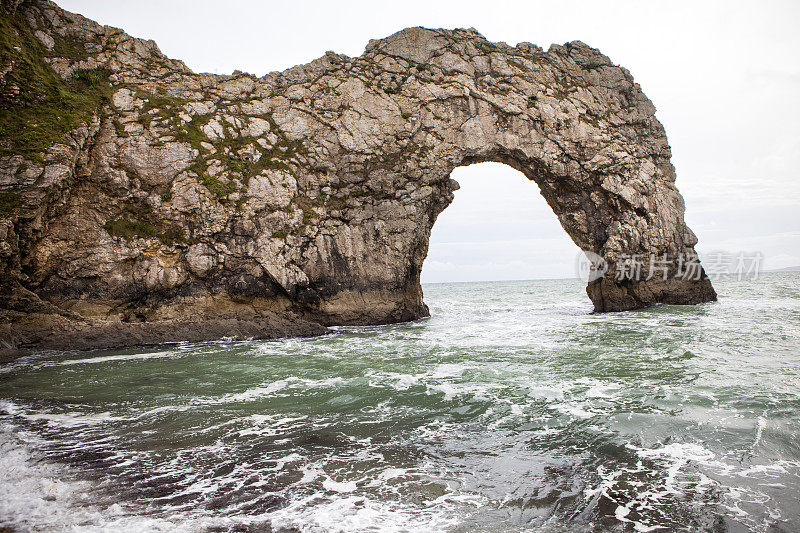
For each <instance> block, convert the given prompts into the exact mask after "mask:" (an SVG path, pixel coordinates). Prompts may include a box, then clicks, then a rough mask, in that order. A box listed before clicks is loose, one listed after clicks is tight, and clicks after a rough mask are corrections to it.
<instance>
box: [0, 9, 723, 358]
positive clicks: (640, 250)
mask: <svg viewBox="0 0 800 533" xmlns="http://www.w3.org/2000/svg"><path fill="white" fill-rule="evenodd" d="M6 9H9V10H10V9H13V8H12V7H10V6H6ZM10 20H14V21H15V22H14V23H15V24H16V30H15V31H17V33H18V35H19V39H20V41H21V45H22V46H23V47H24V48H26V49H27V50H30V51H31V52H32V53H33V52H35V53H39V54H40V55H41V60H42V61H43V62H45V63H47V65H49V67H51V68H53V69H54V70H55V72H56V73H57V74H58V75H59V76H60V78H59V79H60V80H63V81H62V82H58V83H67V84H74V83H77V81H75V80H76V77H78V76H79V77H80V78H79V79H80V80H83V78H84V77H85V78H87V79H90V80H94V78H93V77H91V76H87V74H86V73H87V72H95V73H103V75H104V76H108V82H107V83H108V85H107V86H106V85H104V83H106V82H104V81H103V82H97V83H95V84H94V85H92V90H96V92H98V93H99V94H101V95H103V97H102V98H100V99H99V108H98V111H97V112H96V113H94V114H93V115H92V116H91V117H90V119H89V120H88V121H87V122H85V124H84V125H81V126H79V127H77V128H74V129H72V130H71V131H70V132H69V133H68V135H67V136H66V137H64V138H63V140H62V139H61V138H58V139H55V140H54V142H53V144H52V145H49V146H46V147H44V149H42V150H41V151H40V152H37V153H35V154H33V153H32V152H31V151H28V152H23V151H22V150H21V149H20V150H19V152H20V153H18V154H16V155H8V154H9V152H10V151H13V150H14V146H15V145H14V139H8V138H6V139H3V145H4V147H5V150H4V153H5V154H6V155H4V156H2V158H0V174H1V175H2V178H3V181H2V187H4V189H3V190H5V191H10V192H3V191H0V193H3V194H13V198H14V202H13V205H12V207H11V208H10V209H7V210H5V211H4V217H3V218H2V219H0V222H1V223H2V228H0V231H3V232H5V236H6V237H5V247H4V248H3V250H5V252H4V253H3V255H2V258H0V261H2V266H1V268H2V271H0V272H1V275H2V277H3V282H4V285H5V286H6V287H9V289H8V290H7V294H8V295H11V296H9V297H7V298H6V299H5V301H4V302H3V305H4V306H5V307H6V308H7V309H9V310H11V312H10V313H11V314H10V315H9V316H12V318H14V320H18V319H19V320H21V319H20V315H18V314H14V313H16V312H17V311H19V310H27V311H30V310H31V309H33V310H35V311H37V312H43V313H46V314H48V315H49V316H52V315H53V314H61V315H69V316H71V317H72V319H75V320H84V321H86V320H95V321H98V320H99V321H105V322H103V323H107V322H109V321H112V322H114V323H115V324H116V326H115V327H123V326H121V325H120V324H131V320H133V321H139V320H144V321H145V323H146V324H156V323H159V322H164V321H184V322H185V321H186V320H189V321H190V322H191V321H195V322H197V321H204V323H206V324H208V323H210V322H208V321H209V320H211V319H226V320H234V319H235V320H238V321H239V322H237V324H239V326H237V327H244V329H245V330H247V331H246V332H251V333H253V334H254V335H256V336H264V335H270V334H272V333H270V331H267V330H264V329H263V323H264V322H265V321H266V322H269V321H273V322H274V320H275V317H276V316H278V315H283V316H286V314H287V313H293V314H295V315H296V316H299V317H302V318H303V319H310V320H312V321H315V322H320V323H323V324H326V325H330V324H368V323H386V322H395V321H403V320H409V319H414V318H419V317H421V316H425V315H426V314H427V308H426V307H425V305H424V303H423V301H422V292H421V288H420V284H419V276H420V271H421V268H422V263H423V261H424V259H425V256H426V253H427V247H428V239H429V237H430V231H431V228H432V226H433V223H434V222H435V220H436V217H437V216H438V214H439V213H440V212H441V211H442V210H443V209H444V208H445V207H447V205H448V204H449V203H450V202H451V201H452V198H453V194H452V191H453V190H454V188H455V187H456V186H457V185H456V184H455V182H453V181H452V180H451V179H450V177H449V176H450V174H451V172H452V171H453V169H455V168H457V167H459V166H462V165H468V164H471V163H477V162H483V161H495V162H500V163H505V164H507V165H510V166H512V167H514V168H515V169H517V170H519V171H521V172H522V173H523V174H524V175H525V176H526V177H528V178H529V179H531V180H532V181H534V182H535V183H536V184H537V185H538V186H539V188H540V190H541V192H542V194H543V196H544V198H545V199H546V201H547V202H548V204H549V205H550V206H551V207H552V209H553V211H554V212H555V213H556V215H557V216H558V218H559V221H560V222H561V224H562V226H563V227H564V229H565V231H566V232H567V233H568V234H569V236H570V237H571V238H572V240H573V241H574V242H575V243H576V244H577V245H578V246H579V247H581V248H582V249H583V250H585V251H588V252H593V253H595V254H598V255H599V256H601V257H602V258H603V259H604V260H605V261H606V262H607V264H608V267H609V269H608V272H607V273H606V275H605V276H604V277H602V278H601V279H599V280H596V281H594V282H592V283H590V284H589V286H588V287H587V293H588V294H589V297H590V298H591V300H592V301H593V302H594V306H595V309H596V310H597V311H615V310H626V309H635V308H639V307H643V306H646V305H649V304H653V303H657V302H665V303H679V304H689V303H698V302H704V301H709V300H713V299H715V294H714V290H713V288H712V287H711V284H710V282H709V280H708V278H707V277H706V276H705V274H704V273H702V269H700V270H699V271H698V272H699V276H698V279H692V278H688V279H687V278H686V277H685V276H684V277H681V276H679V275H676V274H678V268H679V267H680V264H679V263H680V261H683V258H685V257H687V256H691V255H693V254H694V248H693V247H694V245H695V244H696V242H697V239H696V237H695V236H694V234H693V233H692V232H691V230H689V228H688V227H687V226H686V224H685V222H684V219H683V213H684V204H683V199H682V197H681V195H680V194H679V193H678V191H677V189H676V188H675V185H674V180H675V171H674V168H673V166H672V165H671V163H670V155H671V154H670V148H669V145H668V143H667V139H666V135H665V133H664V129H663V127H662V126H661V124H660V123H659V122H658V120H657V119H656V118H655V116H654V112H655V109H654V107H653V105H652V104H651V102H650V101H649V100H648V99H647V98H646V97H645V96H644V94H643V93H642V91H641V89H640V88H639V86H638V85H637V84H635V83H634V82H633V79H632V77H631V76H630V74H629V73H628V72H627V71H626V70H625V69H623V68H621V67H618V66H615V65H613V64H612V63H611V61H610V60H609V59H608V58H607V57H606V56H604V55H602V54H601V53H600V52H598V51H597V50H595V49H592V48H590V47H588V46H586V45H585V44H583V43H580V42H573V43H568V44H566V45H564V46H556V45H553V46H552V47H551V48H550V49H549V50H548V51H547V52H545V51H543V50H542V49H540V48H539V47H537V46H535V45H531V44H527V43H521V44H519V45H517V46H516V47H511V46H509V45H506V44H504V43H491V42H488V41H486V40H485V39H484V38H483V37H482V36H481V35H480V34H479V33H477V32H476V31H475V30H452V31H450V30H431V29H425V28H410V29H407V30H403V31H401V32H399V33H397V34H395V35H392V36H390V37H388V38H386V39H382V40H379V41H370V43H369V45H368V46H367V48H366V51H365V52H364V54H363V55H362V56H360V57H358V58H350V57H347V56H343V55H338V54H334V53H332V52H328V53H326V54H325V56H323V57H322V58H320V59H318V60H315V61H313V62H311V63H309V64H307V65H301V66H298V67H294V68H292V69H289V70H287V71H285V72H282V73H272V74H268V75H267V76H264V77H262V78H256V77H254V76H250V75H247V74H241V73H235V74H234V75H232V76H218V75H210V74H194V73H192V72H190V71H189V70H188V69H187V68H186V67H185V66H184V65H183V64H182V63H180V62H178V61H173V60H169V59H167V58H165V57H164V56H163V55H162V54H161V53H160V52H159V51H158V48H157V47H156V45H155V43H153V42H151V41H142V40H139V39H133V38H131V37H129V36H127V35H126V34H124V33H123V32H121V31H119V30H116V29H113V28H108V27H101V26H99V25H97V24H95V23H93V22H91V21H88V20H86V19H83V18H82V17H79V16H76V15H69V14H66V13H65V12H63V11H62V10H60V9H59V8H58V7H57V6H55V5H54V4H52V3H47V2H31V3H23V4H22V5H21V6H19V7H18V8H16V13H15V14H14V16H13V19H10ZM26 25H27V26H26ZM33 37H35V39H36V40H35V41H34V40H33ZM26 39H27V40H26ZM64 42H67V43H71V44H72V45H73V48H72V49H74V46H75V45H76V44H77V45H79V46H81V47H82V48H83V49H84V50H85V53H80V54H78V55H77V57H67V58H65V57H60V55H59V50H61V49H63V47H60V46H59V43H64ZM53 43H55V46H53V45H52V44H53ZM48 45H51V46H48ZM11 72H14V71H13V70H12V71H11ZM54 83H56V82H54ZM6 85H7V84H6ZM23 89H24V88H23ZM106 97H107V98H106ZM6 98H8V97H7V96H6ZM34 110H35V107H34ZM651 254H652V255H653V256H654V257H657V258H659V259H661V260H663V259H666V260H667V263H668V264H669V265H670V266H669V267H668V268H667V269H666V270H665V274H666V279H663V277H662V276H661V275H659V276H655V277H653V278H652V279H644V278H642V279H638V280H637V279H624V280H622V281H619V280H617V279H616V278H615V273H616V271H617V267H618V266H619V265H620V264H621V262H622V261H623V260H624V259H625V258H630V257H642V258H645V259H646V258H649V257H650V256H651ZM276 313H277V315H276ZM187 315H191V318H190V319H189V318H186V317H187ZM23 318H24V317H23ZM26 319H27V318H26ZM118 319H122V320H123V321H124V322H123V323H118V322H115V321H117V320H118ZM59 320H62V319H59ZM242 320H246V321H247V324H249V325H247V326H241V321H242ZM95 324H97V322H95ZM251 326H252V328H251V329H247V328H248V327H251ZM16 327H17V328H18V330H20V331H21V330H22V329H24V331H25V335H27V336H28V337H31V335H33V337H34V339H33V340H32V341H31V342H34V343H35V342H38V341H37V340H36V338H35V333H32V332H31V331H30V328H28V329H25V328H22V326H19V325H17V326H16ZM39 327H40V326H39ZM124 327H125V328H132V327H133V326H129V325H126V326H124ZM137 327H138V328H139V329H142V328H144V329H147V327H149V328H150V329H152V328H155V327H156V326H137ZM20 328H22V329H20ZM259 328H261V330H259ZM212 330H213V328H212ZM126 331H128V330H126ZM137 331H138V330H137ZM148 331H150V330H148ZM159 331H161V330H159ZM236 331H239V330H236ZM214 332H216V330H213V331H212V332H211V333H209V335H210V336H213V335H214ZM246 332H245V333H246ZM153 335H154V336H151V337H148V336H147V335H145V336H144V339H145V340H148V339H151V338H154V339H160V338H166V337H169V336H170V335H173V336H174V335H176V333H175V332H174V331H172V332H171V333H170V331H167V332H166V333H163V335H162V334H161V333H159V334H153ZM159 335H161V337H159ZM177 335H179V334H177ZM201 336H202V335H201Z"/></svg>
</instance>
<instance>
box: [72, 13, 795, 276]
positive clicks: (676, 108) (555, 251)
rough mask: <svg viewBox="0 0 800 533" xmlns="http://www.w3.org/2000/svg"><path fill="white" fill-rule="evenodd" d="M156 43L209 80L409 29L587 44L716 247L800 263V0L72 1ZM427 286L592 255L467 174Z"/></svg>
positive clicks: (506, 178)
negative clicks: (618, 72) (652, 137)
mask: <svg viewBox="0 0 800 533" xmlns="http://www.w3.org/2000/svg"><path fill="white" fill-rule="evenodd" d="M57 2H58V3H59V4H60V5H61V6H62V7H64V8H65V9H67V10H69V11H73V12H77V13H81V14H83V15H85V16H87V17H89V18H92V19H94V20H97V21H99V22H101V23H103V24H109V25H112V26H117V27H120V28H123V29H124V30H125V31H127V32H128V33H130V34H131V35H134V36H137V37H144V38H151V39H155V40H156V41H157V42H158V44H159V46H160V47H161V50H162V51H163V52H164V53H166V54H167V55H168V56H170V57H173V58H176V59H182V60H183V61H185V62H186V63H187V64H188V65H189V67H190V68H192V69H193V70H195V71H197V72H200V71H205V72H216V73H230V72H231V71H233V70H234V69H239V70H243V71H247V72H252V73H254V74H257V75H262V74H264V73H267V72H270V71H273V70H284V69H286V68H288V67H291V66H294V65H296V64H300V63H306V62H308V61H310V60H312V59H315V58H317V57H319V56H321V55H322V54H323V53H324V52H325V51H326V50H333V51H335V52H338V53H345V54H348V55H351V56H357V55H360V54H361V53H362V52H363V49H364V46H365V45H366V43H367V41H368V40H369V39H375V38H381V37H385V36H387V35H390V34H392V33H394V32H396V31H398V30H400V29H402V28H405V27H408V26H428V27H443V28H456V27H474V28H476V29H478V30H479V31H480V32H481V33H483V35H485V36H486V37H487V38H488V39H490V40H492V41H505V42H507V43H509V44H512V45H513V44H516V43H517V42H520V41H528V42H532V43H536V44H538V45H540V46H542V47H544V48H545V49H546V48H547V47H548V46H549V45H550V44H551V43H564V42H568V41H572V40H581V41H584V42H585V43H587V44H589V45H591V46H594V47H596V48H599V49H600V50H601V51H602V52H603V53H605V54H606V55H608V56H609V57H610V58H611V60H612V61H614V62H615V63H617V64H620V65H623V66H625V67H627V68H628V69H629V70H630V71H631V73H632V74H633V76H634V78H635V79H636V81H637V82H638V83H640V84H641V85H642V88H643V89H644V91H645V94H647V95H648V96H649V97H650V99H651V100H652V101H653V103H654V104H655V106H656V108H657V109H658V111H657V117H658V118H659V119H660V120H661V122H662V123H663V124H664V126H665V127H666V130H667V135H668V137H669V140H670V144H671V146H672V149H673V163H674V164H675V166H676V168H677V171H678V180H677V185H678V188H679V189H680V191H681V192H682V193H683V195H684V197H685V198H686V205H687V212H686V219H687V222H688V223H689V225H690V227H691V228H692V229H693V230H694V231H695V233H697V235H698V237H699V239H700V243H699V245H698V249H699V250H700V251H701V252H712V251H715V250H726V251H730V252H734V253H735V252H740V251H760V252H762V253H763V254H764V257H765V266H766V267H767V268H781V267H787V266H795V265H800V170H798V169H800V30H798V26H800V2H798V1H793V0H787V1H763V0H762V1H758V2H753V1H747V2H736V1H730V0H728V1H720V2H698V1H697V0H694V1H670V2H644V1H620V2H602V1H597V0H594V1H586V2H577V1H558V2H554V1H552V0H547V1H539V0H525V1H519V2H510V1H502V0H495V1H493V2H486V1H485V0H481V1H477V2H476V1H469V0H458V1H446V2H440V1H437V2H431V1H424V2H423V1H415V0H412V1H408V0H402V1H396V2H378V1H375V0H370V1H358V2H346V3H345V2H330V1H328V2H318V1H314V2H310V1H302V0H294V1H285V2H265V1H255V0H247V1H245V0H229V1H227V2H219V1H218V0H215V1H206V0H157V1H156V0H136V1H135V2H131V1H130V0H57ZM453 177H454V178H455V179H456V180H458V181H459V182H460V183H461V185H462V190H460V191H458V192H456V199H455V202H454V203H453V205H451V206H450V207H449V208H448V209H447V210H446V211H445V212H444V213H443V214H442V215H441V216H440V218H439V221H437V223H436V226H435V227H434V234H433V237H432V240H431V248H430V252H429V256H428V260H427V261H426V265H425V268H424V270H423V281H429V282H432V281H466V280H488V279H532V278H540V277H571V276H572V275H573V273H574V270H575V267H574V264H575V254H576V253H577V251H578V250H577V248H576V247H575V246H574V245H573V244H572V242H571V241H570V240H569V238H568V237H567V236H566V234H565V233H564V231H563V229H561V227H560V226H559V225H558V222H557V220H556V218H555V215H554V214H553V213H552V212H551V211H550V210H549V208H548V207H547V205H546V204H545V202H544V200H543V199H542V198H541V196H540V195H539V192H538V189H537V187H536V185H535V184H534V183H532V182H528V181H527V180H526V179H525V178H524V177H523V176H522V174H520V173H518V172H517V171H515V170H512V169H511V168H508V167H504V166H502V165H495V164H488V163H487V164H483V165H476V166H473V167H467V168H460V169H457V170H456V172H454V174H453Z"/></svg>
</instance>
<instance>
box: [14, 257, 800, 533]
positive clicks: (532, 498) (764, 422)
mask: <svg viewBox="0 0 800 533" xmlns="http://www.w3.org/2000/svg"><path fill="white" fill-rule="evenodd" d="M714 285H715V288H716V290H717V292H718V293H719V301H718V302H715V303H707V304H702V305H697V306H672V305H657V306H654V307H650V308H648V309H643V310H639V311H632V312H623V313H607V314H595V313H593V312H592V305H591V303H590V301H589V299H588V298H587V297H586V293H585V290H584V284H583V283H582V282H581V281H579V280H542V281H509V282H486V283H450V284H429V285H424V286H423V289H424V292H425V301H426V302H427V303H428V305H429V306H430V310H431V316H430V318H427V319H423V320H419V321H416V322H410V323H405V324H396V325H388V326H373V327H339V328H335V330H334V332H333V333H332V334H330V335H326V336H322V337H318V338H310V339H283V340H269V341H260V340H231V339H227V340H221V341H219V342H212V343H204V344H174V345H163V346H157V347H149V348H135V349H126V350H118V351H94V352H46V353H36V354H33V355H30V356H26V357H24V358H21V359H18V360H16V361H14V362H11V363H8V364H5V365H4V366H2V367H0V525H2V526H5V527H7V528H10V530H12V531H16V532H24V531H48V532H50V531H70V532H75V531H78V532H94V531H96V532H100V531H103V532H116V531H120V532H122V531H124V532H136V531H141V532H150V531H165V532H167V531H168V532H174V531H186V532H195V531H196V532H260V531H275V532H277V531H302V532H306V531H309V532H317V531H319V532H336V531H343V532H351V531H352V532H362V531H363V532H366V531H370V532H384V531H390V532H393V531H409V532H484V531H485V532H516V531H534V532H558V533H560V532H573V531H576V532H606V531H608V532H628V531H636V532H649V531H663V532H671V531H709V532H771V533H778V532H795V531H800V273H791V272H788V273H772V274H761V275H759V276H757V277H756V278H753V277H749V278H747V279H738V277H734V276H728V277H722V278H720V279H718V280H716V281H714Z"/></svg>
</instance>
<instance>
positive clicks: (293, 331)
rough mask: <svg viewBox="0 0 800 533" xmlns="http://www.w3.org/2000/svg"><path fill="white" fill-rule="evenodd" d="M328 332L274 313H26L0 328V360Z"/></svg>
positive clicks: (302, 321)
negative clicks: (128, 318)
mask: <svg viewBox="0 0 800 533" xmlns="http://www.w3.org/2000/svg"><path fill="white" fill-rule="evenodd" d="M329 332H330V330H328V328H326V327H325V326H323V325H322V324H319V323H318V322H313V321H310V320H306V319H303V318H300V317H297V316H292V315H279V314H277V313H268V314H262V315H259V316H256V317H248V318H235V317H224V318H209V319H204V318H200V319H192V318H184V319H173V320H159V321H154V322H122V321H119V320H99V319H95V320H92V319H87V320H75V319H70V318H66V317H62V316H58V315H44V314H30V315H25V316H20V317H16V320H14V321H13V322H9V323H6V324H2V325H0V345H5V346H6V347H7V348H6V349H4V351H3V354H0V355H2V356H3V357H2V358H3V359H4V360H10V359H14V358H16V357H18V356H21V355H25V353H26V350H34V349H36V350H94V349H115V348H125V347H130V346H146V345H155V344H165V343H173V342H205V341H215V340H219V339H223V338H237V339H277V338H284V337H312V336H316V335H324V334H326V333H329ZM6 352H7V353H6Z"/></svg>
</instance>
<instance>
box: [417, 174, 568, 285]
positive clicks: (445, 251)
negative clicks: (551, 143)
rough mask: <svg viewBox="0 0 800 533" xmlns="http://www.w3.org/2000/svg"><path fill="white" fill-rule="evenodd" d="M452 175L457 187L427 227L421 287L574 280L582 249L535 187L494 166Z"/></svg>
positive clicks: (523, 178)
mask: <svg viewBox="0 0 800 533" xmlns="http://www.w3.org/2000/svg"><path fill="white" fill-rule="evenodd" d="M451 178H452V179H454V180H456V181H457V182H458V183H459V185H460V188H459V189H458V190H457V191H455V192H454V197H455V199H454V201H453V202H452V203H451V204H450V205H449V206H448V207H447V208H446V209H445V210H444V211H443V212H442V213H441V214H440V215H439V216H438V218H437V220H436V222H435V223H434V226H433V229H432V231H431V237H430V241H429V247H428V255H427V258H426V259H425V261H424V263H423V267H422V275H421V281H422V283H423V284H427V283H446V282H484V281H512V280H534V279H563V278H574V277H575V274H576V270H575V264H576V258H578V257H579V255H580V254H581V250H580V248H579V247H578V246H576V245H575V243H574V242H573V241H572V240H571V239H570V237H569V235H567V233H566V232H565V231H564V229H563V228H562V227H561V224H560V223H559V221H558V218H557V217H556V215H555V213H553V210H552V209H551V208H550V206H549V205H548V204H547V202H546V201H545V199H544V197H543V196H542V194H541V192H540V190H539V187H538V186H537V185H536V183H535V182H533V181H532V180H530V179H528V178H527V177H526V176H525V175H524V174H523V173H522V172H520V171H519V170H517V169H514V168H512V167H511V166H509V165H506V164H503V163H497V162H482V163H475V164H471V165H468V166H462V167H458V168H456V169H455V170H454V171H453V173H452V175H451Z"/></svg>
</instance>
